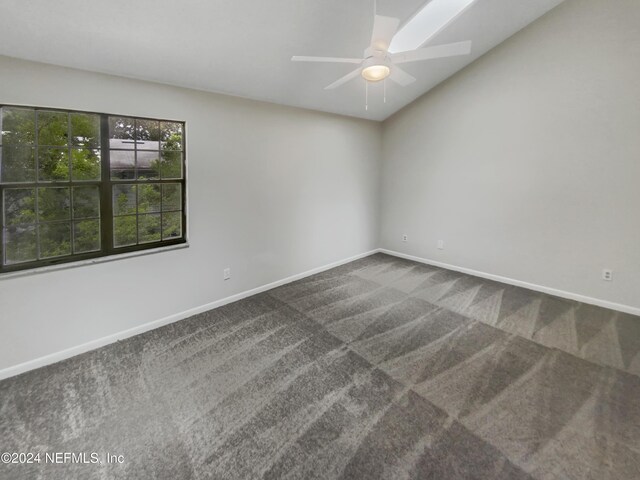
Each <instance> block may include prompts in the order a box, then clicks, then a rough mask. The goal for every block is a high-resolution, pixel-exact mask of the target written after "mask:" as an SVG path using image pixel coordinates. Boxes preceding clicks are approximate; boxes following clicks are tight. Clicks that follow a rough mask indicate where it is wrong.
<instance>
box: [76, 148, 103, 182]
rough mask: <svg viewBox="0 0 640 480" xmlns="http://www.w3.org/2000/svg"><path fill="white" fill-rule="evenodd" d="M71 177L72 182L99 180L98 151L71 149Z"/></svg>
mask: <svg viewBox="0 0 640 480" xmlns="http://www.w3.org/2000/svg"><path fill="white" fill-rule="evenodd" d="M71 177H72V178H73V180H100V150H97V149H94V150H90V149H88V148H72V149H71Z"/></svg>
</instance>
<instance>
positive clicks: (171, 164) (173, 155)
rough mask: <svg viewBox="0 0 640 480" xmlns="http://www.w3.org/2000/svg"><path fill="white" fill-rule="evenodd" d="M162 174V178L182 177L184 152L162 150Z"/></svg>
mask: <svg viewBox="0 0 640 480" xmlns="http://www.w3.org/2000/svg"><path fill="white" fill-rule="evenodd" d="M160 175H161V177H162V178H182V152H168V151H164V152H162V160H161V162H160Z"/></svg>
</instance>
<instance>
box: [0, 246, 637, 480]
mask: <svg viewBox="0 0 640 480" xmlns="http://www.w3.org/2000/svg"><path fill="white" fill-rule="evenodd" d="M639 320H640V319H638V317H634V316H631V315H625V314H622V313H618V312H613V311H610V310H605V309H602V308H598V307H593V306H589V305H584V304H580V303H578V302H574V301H570V300H564V299H560V298H557V297H552V296H548V295H545V294H541V293H537V292H533V291H529V290H524V289H521V288H516V287H512V286H507V285H504V284H500V283H496V282H492V281H488V280H483V279H480V278H476V277H471V276H468V275H464V274H460V273H456V272H452V271H447V270H442V269H439V268H435V267H430V266H426V265H422V264H418V263H415V262H410V261H407V260H401V259H398V258H395V257H390V256H386V255H383V254H376V255H373V256H370V257H367V258H364V259H361V260H358V261H356V262H352V263H350V264H347V265H343V266H341V267H338V268H335V269H333V270H329V271H326V272H323V273H320V274H318V275H314V276H312V277H308V278H306V279H303V280H300V281H297V282H295V283H291V284H288V285H285V286H282V287H279V288H276V289H274V290H271V291H268V292H266V293H263V294H260V295H256V296H254V297H250V298H247V299H245V300H242V301H239V302H236V303H233V304H229V305H227V306H224V307H221V308H218V309H216V310H212V311H209V312H206V313H204V314H201V315H197V316H194V317H192V318H189V319H187V320H183V321H180V322H177V323H174V324H171V325H168V326H166V327H163V328H160V329H157V330H153V331H150V332H148V333H146V334H143V335H139V336H137V337H133V338H130V339H128V340H125V341H123V342H118V343H117V344H113V345H110V346H107V347H104V348H101V349H99V350H95V351H92V352H89V353H86V354H84V355H81V356H78V357H75V358H72V359H69V360H67V361H64V362H60V363H58V364H55V365H51V366H49V367H46V368H43V369H39V370H36V371H32V372H29V373H26V374H23V375H20V376H18V377H14V378H11V379H8V380H5V381H3V382H1V383H0V437H1V438H3V447H5V449H6V450H8V451H18V452H19V451H30V450H33V449H35V448H37V449H38V450H39V451H42V452H45V451H51V452H98V453H101V454H102V453H105V452H109V453H112V454H117V455H123V456H124V463H122V464H116V465H106V464H105V465H72V464H65V465H10V466H9V465H0V477H1V478H3V479H4V478H11V479H13V478H24V479H35V478H47V479H58V478H59V479H68V478H83V479H94V478H95V479H98V478H139V479H142V478H161V479H164V478H167V479H188V478H197V479H199V478H216V479H217V478H224V479H233V478H273V479H280V478H304V479H308V478H354V479H356V478H358V479H359V478H367V479H372V478H419V479H426V478H434V479H447V480H450V479H458V478H477V479H494V478H496V479H500V478H502V479H519V478H544V479H552V478H553V479H565V478H567V479H571V478H575V479H597V480H605V479H625V480H628V479H632V478H639V477H640V402H639V401H638V399H640V377H639V375H640V321H639Z"/></svg>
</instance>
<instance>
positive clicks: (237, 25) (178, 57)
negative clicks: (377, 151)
mask: <svg viewBox="0 0 640 480" xmlns="http://www.w3.org/2000/svg"><path fill="white" fill-rule="evenodd" d="M562 1H563V0H477V2H476V3H475V4H474V5H473V6H472V7H471V8H470V9H468V10H467V11H466V12H465V13H464V14H463V15H462V16H460V17H459V18H458V19H457V20H456V21H455V22H454V23H453V24H451V25H450V26H449V27H447V28H446V29H445V30H444V31H443V32H442V33H440V34H439V35H437V36H436V37H435V38H434V39H433V40H432V41H430V42H429V45H437V44H441V43H449V42H457V41H462V40H472V41H473V47H472V55H470V56H469V57H457V58H450V59H439V60H431V61H427V62H420V63H413V64H406V65H404V66H403V67H405V70H407V72H409V73H410V74H412V75H413V76H415V77H416V78H417V79H418V81H417V82H415V83H414V84H412V85H410V86H408V87H399V86H396V85H394V84H391V83H390V82H388V83H387V103H386V104H383V102H382V85H381V84H376V85H372V86H371V87H370V89H369V95H370V96H369V110H368V111H365V108H364V91H365V88H364V80H362V79H361V78H357V79H356V80H354V81H353V82H351V83H349V84H347V85H345V86H343V87H341V88H339V89H337V90H331V91H326V90H324V87H325V86H327V85H329V84H330V83H332V82H333V81H334V80H337V79H338V78H339V77H341V76H343V75H345V74H347V73H348V72H349V71H351V70H353V65H348V64H321V63H318V64H305V63H293V62H291V61H290V59H291V56H293V55H318V56H344V57H361V56H362V53H363V50H364V49H365V48H366V47H367V46H368V43H369V40H370V37H371V29H372V25H373V0H306V1H303V0H178V1H176V0H171V1H170V0H126V1H125V0H109V1H101V2H95V1H89V0H55V1H52V0H29V1H25V0H0V54H1V55H7V56H11V57H17V58H24V59H28V60H34V61H39V62H46V63H51V64H56V65H63V66H67V67H75V68H80V69H84V70H90V71H96V72H104V73H111V74H116V75H121V76H126V77H133V78H140V79H145V80H152V81H157V82H161V83H166V84H171V85H178V86H183V87H190V88H196V89H200V90H206V91H213V92H220V93H227V94H232V95H238V96H241V97H246V98H253V99H258V100H264V101H268V102H274V103H280V104H284V105H292V106H297V107H305V108H310V109H314V110H322V111H327V112H334V113H339V114H344V115H351V116H356V117H362V118H368V119H372V120H383V119H385V118H387V117H388V116H390V115H391V114H393V113H395V112H396V111H398V110H400V109H401V108H402V107H404V106H405V105H407V104H409V103H411V102H412V101H413V100H415V99H416V98H417V97H419V96H420V95H422V94H424V93H425V92H427V91H428V90H430V89H431V88H433V87H434V86H436V85H437V84H438V83H440V82H441V81H443V80H444V79H446V78H447V77H449V76H451V75H452V74H454V73H455V72H457V71H458V70H460V69H461V68H463V67H464V66H466V65H467V64H469V63H471V62H472V61H473V60H475V59H476V58H478V57H479V56H480V55H482V54H484V53H485V52H487V51H488V50H490V49H491V48H493V47H495V46H496V45H498V44H499V43H501V42H502V41H504V40H505V39H507V38H508V37H510V36H511V35H513V34H514V33H515V32H517V31H518V30H520V29H522V28H523V27H525V26H526V25H528V24H529V23H531V22H532V21H534V20H535V19H536V18H538V17H540V16H541V15H543V14H544V13H546V12H547V11H549V10H550V9H552V8H553V7H555V6H556V5H558V4H560V3H562ZM424 3H425V0H378V13H379V14H381V15H386V16H393V17H398V18H400V19H401V22H403V23H404V22H406V21H407V20H408V19H409V18H410V17H411V16H412V15H413V14H414V13H415V12H416V11H417V10H418V9H419V8H420V7H421V6H422V5H423V4H424ZM1 94H2V92H1V90H0V95H1Z"/></svg>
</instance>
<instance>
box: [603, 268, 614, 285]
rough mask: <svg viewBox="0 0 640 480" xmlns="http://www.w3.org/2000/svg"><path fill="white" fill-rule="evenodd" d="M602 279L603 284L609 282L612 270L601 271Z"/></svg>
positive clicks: (611, 278)
mask: <svg viewBox="0 0 640 480" xmlns="http://www.w3.org/2000/svg"><path fill="white" fill-rule="evenodd" d="M602 279H603V280H604V281H605V282H611V281H612V280H613V270H608V269H606V268H605V269H604V270H602Z"/></svg>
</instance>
